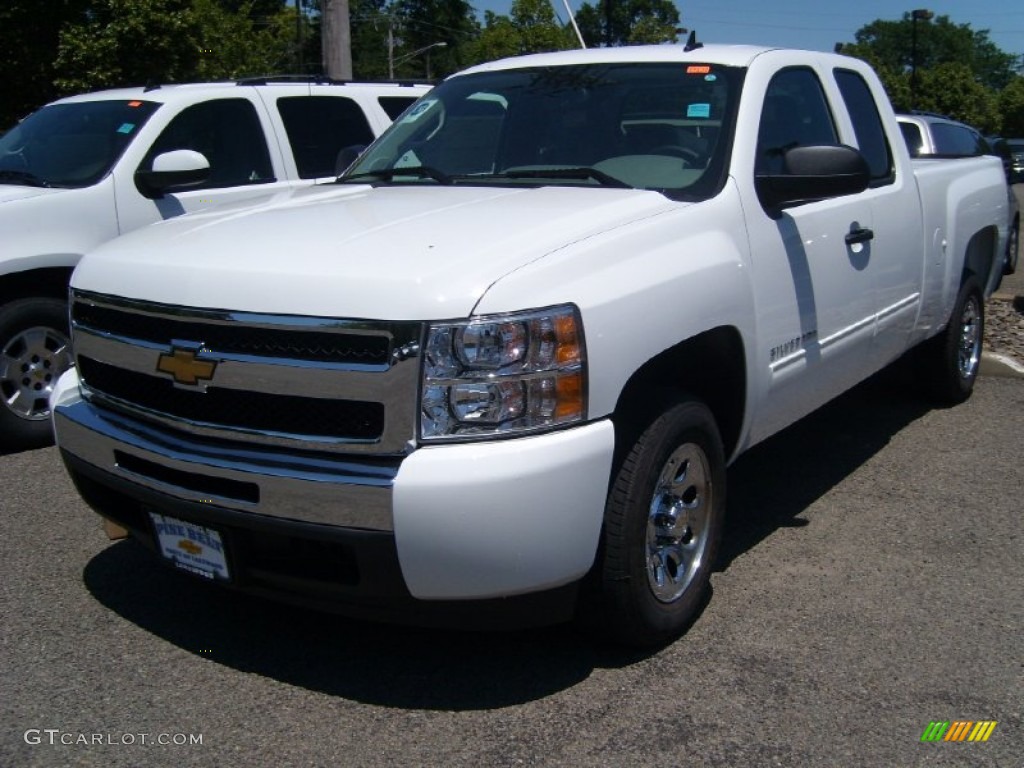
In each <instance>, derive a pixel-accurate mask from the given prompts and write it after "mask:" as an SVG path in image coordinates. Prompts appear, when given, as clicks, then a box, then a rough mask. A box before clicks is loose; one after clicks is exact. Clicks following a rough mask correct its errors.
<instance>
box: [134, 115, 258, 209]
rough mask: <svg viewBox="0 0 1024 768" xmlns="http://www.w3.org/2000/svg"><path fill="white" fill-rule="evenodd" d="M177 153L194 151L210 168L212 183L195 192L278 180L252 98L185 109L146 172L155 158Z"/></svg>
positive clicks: (155, 148) (155, 150)
mask: <svg viewBox="0 0 1024 768" xmlns="http://www.w3.org/2000/svg"><path fill="white" fill-rule="evenodd" d="M175 149H191V150H194V151H196V152H199V153H201V154H202V155H203V156H204V157H205V158H206V159H207V160H208V161H209V163H210V178H209V179H208V180H207V181H206V182H205V183H203V184H201V185H198V186H196V187H194V189H215V188H219V187H238V186H243V185H248V184H266V183H268V182H271V181H274V180H275V179H274V171H273V166H272V165H271V163H270V154H269V152H268V151H267V142H266V139H265V138H264V135H263V128H262V127H261V126H260V120H259V116H258V115H257V114H256V108H255V107H253V105H252V103H251V102H250V101H249V100H248V99H217V100H215V101H207V102H203V103H202V104H194V105H192V106H191V107H188V108H186V109H184V110H182V111H181V113H180V114H179V115H178V116H177V117H175V118H174V119H173V120H171V122H170V124H168V126H167V127H166V128H165V129H164V130H163V133H161V134H160V137H159V138H158V139H157V140H156V141H155V142H154V143H153V146H152V147H151V148H150V150H149V153H148V154H147V155H146V158H145V160H143V162H142V167H143V168H145V169H147V170H148V169H150V168H152V167H153V158H155V157H156V156H157V155H159V154H162V153H164V152H170V151H172V150H175Z"/></svg>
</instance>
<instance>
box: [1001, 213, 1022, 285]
mask: <svg viewBox="0 0 1024 768" xmlns="http://www.w3.org/2000/svg"><path fill="white" fill-rule="evenodd" d="M1019 256H1020V220H1019V219H1018V220H1016V221H1014V222H1013V224H1011V225H1010V233H1009V237H1008V238H1007V241H1006V258H1005V259H1004V261H1003V274H1004V275H1012V274H1014V273H1015V272H1016V271H1017V259H1018V258H1019Z"/></svg>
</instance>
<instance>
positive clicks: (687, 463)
mask: <svg viewBox="0 0 1024 768" xmlns="http://www.w3.org/2000/svg"><path fill="white" fill-rule="evenodd" d="M724 516H725V457H724V452H723V448H722V439H721V437H720V436H719V433H718V427H717V425H716V424H715V420H714V418H713V417H712V415H711V412H710V411H709V410H708V408H707V407H706V406H705V405H704V404H703V403H701V402H699V401H695V400H682V401H677V402H676V403H674V404H673V405H670V406H668V407H667V408H666V409H665V410H664V411H663V412H662V413H661V414H660V415H659V416H658V417H657V418H655V419H654V421H652V422H651V423H650V425H649V426H648V427H647V428H646V429H645V430H644V431H643V433H642V434H641V435H640V436H639V437H638V438H637V439H636V441H635V442H634V443H633V445H632V447H630V448H629V449H628V451H627V453H626V455H625V456H624V458H623V460H622V461H621V463H620V464H619V466H618V471H617V473H616V476H615V479H614V482H613V483H612V487H611V490H610V492H609V494H608V502H607V505H606V508H605V517H604V530H603V534H602V535H603V540H602V547H601V553H600V556H599V560H598V563H597V566H596V573H595V574H594V577H595V582H596V585H597V590H598V594H597V596H596V600H597V606H595V608H596V609H597V611H598V614H599V616H598V621H599V622H600V625H601V628H602V629H603V630H604V632H605V633H606V634H607V635H608V636H609V637H610V638H611V639H612V640H615V641H617V642H621V643H625V644H628V645H632V646H638V647H651V646H656V645H660V644H663V643H665V642H667V641H669V640H671V639H672V638H674V637H676V636H678V635H679V634H680V633H682V632H683V631H684V630H685V629H686V628H687V627H688V626H689V624H690V622H691V621H692V620H693V619H694V618H695V616H696V615H697V613H698V611H699V609H700V607H701V606H702V605H703V602H704V598H705V595H706V593H707V590H708V584H709V580H710V576H711V569H712V567H713V566H714V563H715V557H716V555H717V552H718V546H719V543H720V541H721V537H722V522H723V519H724Z"/></svg>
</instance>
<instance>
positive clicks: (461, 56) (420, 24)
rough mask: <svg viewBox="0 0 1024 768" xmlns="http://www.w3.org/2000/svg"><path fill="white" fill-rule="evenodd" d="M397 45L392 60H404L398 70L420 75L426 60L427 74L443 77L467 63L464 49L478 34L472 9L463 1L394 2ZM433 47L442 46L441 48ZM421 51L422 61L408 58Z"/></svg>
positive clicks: (417, 58)
mask: <svg viewBox="0 0 1024 768" xmlns="http://www.w3.org/2000/svg"><path fill="white" fill-rule="evenodd" d="M392 8H393V10H394V13H395V15H396V16H397V18H398V24H399V29H400V36H399V40H400V45H399V46H398V47H396V49H395V54H394V55H395V57H396V58H402V57H406V56H408V57H410V58H407V59H405V61H404V62H403V63H402V65H401V67H400V70H402V71H405V72H410V73H421V72H424V71H425V70H426V65H425V62H426V61H427V57H428V56H429V61H430V70H431V74H432V75H434V76H443V75H447V74H450V73H451V72H454V71H456V70H457V69H460V68H461V67H463V66H464V65H465V64H466V63H467V62H468V53H469V52H468V50H467V46H468V45H469V44H470V43H471V42H472V41H473V40H474V39H475V38H476V36H477V34H478V33H479V25H478V24H477V21H476V19H475V17H474V15H473V8H472V6H471V5H470V4H469V3H468V2H467V1H466V0H397V2H395V3H394V5H393V6H392ZM436 43H444V46H443V47H440V46H436V47H435V44H436ZM420 50H423V51H424V52H423V54H422V57H420V56H419V55H417V56H412V54H414V53H415V52H416V51H420Z"/></svg>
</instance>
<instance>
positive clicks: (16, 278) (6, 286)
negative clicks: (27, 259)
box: [0, 267, 74, 305]
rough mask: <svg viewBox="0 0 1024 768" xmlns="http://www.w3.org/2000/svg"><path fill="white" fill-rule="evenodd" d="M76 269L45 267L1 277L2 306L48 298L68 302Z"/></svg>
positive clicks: (0, 298) (0, 294)
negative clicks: (73, 272) (72, 275)
mask: <svg viewBox="0 0 1024 768" xmlns="http://www.w3.org/2000/svg"><path fill="white" fill-rule="evenodd" d="M73 269H74V267H43V268H40V269H28V270H25V271H24V272H11V273H9V274H6V275H0V305H2V304H7V303H8V302H11V301H14V300H15V299H25V298H30V297H32V296H46V297H49V298H53V299H60V300H61V301H66V300H67V297H68V283H69V282H70V280H71V272H72V271H73Z"/></svg>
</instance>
